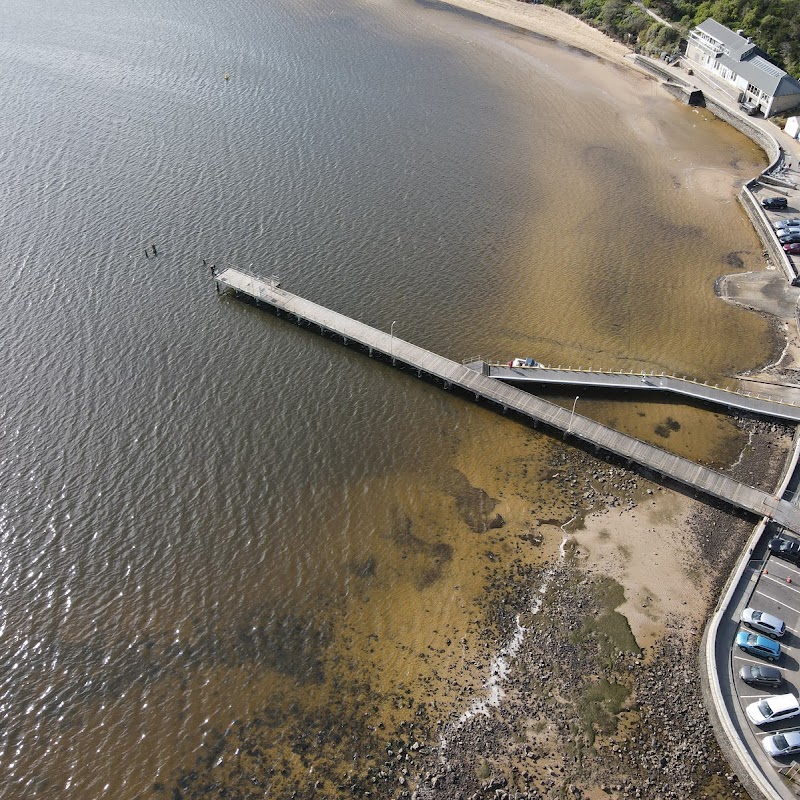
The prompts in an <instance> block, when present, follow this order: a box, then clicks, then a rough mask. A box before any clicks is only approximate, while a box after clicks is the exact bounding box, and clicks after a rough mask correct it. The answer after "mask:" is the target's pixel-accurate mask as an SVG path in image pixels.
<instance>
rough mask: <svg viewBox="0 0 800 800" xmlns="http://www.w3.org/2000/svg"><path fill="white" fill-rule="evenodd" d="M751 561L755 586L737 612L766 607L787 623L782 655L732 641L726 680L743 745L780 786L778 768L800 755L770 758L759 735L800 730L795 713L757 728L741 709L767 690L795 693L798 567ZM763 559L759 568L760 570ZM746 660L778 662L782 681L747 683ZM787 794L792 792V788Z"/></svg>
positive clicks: (799, 653) (798, 691) (799, 664)
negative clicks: (765, 654) (755, 652)
mask: <svg viewBox="0 0 800 800" xmlns="http://www.w3.org/2000/svg"><path fill="white" fill-rule="evenodd" d="M752 563H753V570H752V578H751V580H752V581H753V582H754V584H755V585H754V587H753V589H752V592H751V594H750V596H749V599H746V596H745V598H743V600H742V602H741V603H740V605H739V608H738V609H737V613H738V614H741V611H742V609H743V608H744V607H745V606H749V607H751V608H756V609H758V610H760V611H765V612H767V613H768V614H772V615H774V616H776V617H779V618H780V619H782V620H783V621H784V622H785V623H786V633H785V634H784V636H783V637H782V638H780V639H778V642H779V643H780V646H781V655H780V657H779V658H778V660H777V661H775V662H768V661H765V660H763V659H761V658H758V657H753V656H751V655H748V654H747V653H745V652H744V651H743V650H740V649H739V648H738V647H737V646H736V645H735V643H734V642H733V641H732V642H731V644H732V652H731V671H732V675H731V680H732V683H733V687H734V690H735V692H736V695H737V697H738V706H739V708H738V712H739V713H738V714H737V716H738V718H739V723H740V726H741V730H742V731H743V732H744V738H745V744H746V745H748V746H749V748H750V750H751V752H752V755H753V757H754V759H755V760H756V761H757V762H758V763H759V764H760V765H761V767H762V769H763V770H764V772H765V773H766V774H767V775H768V776H771V777H772V779H773V780H774V783H775V784H776V788H777V785H783V788H784V791H785V790H786V788H788V787H786V785H785V783H784V781H783V779H782V778H780V777H779V773H782V772H786V770H787V769H788V768H789V767H791V766H792V764H800V754H796V755H795V756H784V757H780V758H770V757H769V756H768V755H767V754H766V753H765V751H764V748H763V746H762V740H763V739H764V738H765V737H766V736H769V735H771V734H775V733H780V732H784V731H789V730H798V729H800V715H799V716H797V717H794V718H792V719H788V720H786V721H784V722H782V723H781V722H775V723H768V724H766V725H763V726H760V727H759V726H756V725H753V724H752V723H751V722H750V721H749V720H748V719H747V716H746V714H745V709H746V708H747V706H748V705H750V704H751V703H753V702H757V701H758V700H760V699H762V698H764V697H768V696H769V695H772V694H787V693H791V694H793V695H795V696H796V697H797V696H800V568H798V567H797V566H795V565H794V564H791V563H789V562H788V561H784V560H781V559H779V558H777V557H775V556H774V555H769V556H768V558H767V559H766V561H765V562H757V563H756V562H752ZM762 563H763V569H761V564H762ZM740 630H745V631H748V632H751V633H757V631H751V629H750V628H748V627H746V626H744V625H739V626H738V627H737V629H736V632H737V633H738V631H740ZM734 638H735V637H734ZM751 664H759V665H762V666H763V665H769V666H775V667H778V668H779V669H780V670H781V672H782V673H783V678H784V683H783V684H782V685H781V686H780V687H778V688H775V689H762V688H760V687H756V686H750V685H748V684H746V683H745V682H744V681H743V680H742V679H741V678H740V677H739V671H740V669H741V667H742V666H746V665H751ZM781 793H782V794H783V793H784V792H781ZM791 795H794V792H792V793H791Z"/></svg>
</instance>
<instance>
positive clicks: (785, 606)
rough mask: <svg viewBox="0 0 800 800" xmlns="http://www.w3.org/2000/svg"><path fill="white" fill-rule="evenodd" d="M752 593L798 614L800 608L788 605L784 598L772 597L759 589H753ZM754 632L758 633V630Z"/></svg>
mask: <svg viewBox="0 0 800 800" xmlns="http://www.w3.org/2000/svg"><path fill="white" fill-rule="evenodd" d="M753 594H760V595H761V596H762V597H766V598H767V600H772V601H773V602H774V603H777V604H778V605H779V606H782V607H783V608H788V609H789V611H794V613H795V614H800V610H798V609H796V608H794V607H793V606H790V605H789V604H788V603H786V602H785V601H784V600H778V598H777V597H773V596H772V595H771V594H767V593H766V592H762V591H761V589H755V590H754V591H753ZM754 632H755V633H758V631H754Z"/></svg>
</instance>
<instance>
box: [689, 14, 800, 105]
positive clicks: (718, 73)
mask: <svg viewBox="0 0 800 800" xmlns="http://www.w3.org/2000/svg"><path fill="white" fill-rule="evenodd" d="M686 58H687V60H688V61H690V62H691V63H692V64H695V65H697V66H698V67H700V68H702V69H704V70H707V71H708V72H710V73H712V74H713V75H714V76H715V77H716V78H719V79H720V80H721V81H722V82H723V83H724V84H727V86H728V87H729V88H731V89H733V90H736V91H735V92H734V93H735V94H736V99H737V100H738V101H739V102H740V103H752V104H754V105H757V106H758V107H759V109H760V110H761V112H762V113H763V114H764V116H765V117H769V116H771V115H772V114H778V113H779V112H781V111H786V110H787V109H790V108H794V107H795V106H800V81H796V80H795V79H794V78H792V77H791V76H790V75H787V74H786V73H785V72H784V71H783V70H782V69H780V68H779V67H776V66H775V65H774V64H773V63H771V62H770V61H768V60H767V54H766V53H765V52H764V51H763V50H759V48H758V47H756V45H754V44H753V42H751V41H750V39H749V38H747V39H745V38H744V36H741V35H740V34H739V33H734V32H733V31H732V30H730V29H729V28H726V27H725V26H724V25H720V24H719V22H717V21H716V20H713V19H707V20H706V21H705V22H703V23H702V24H701V25H698V26H697V27H696V28H694V29H693V30H692V31H691V33H690V34H689V42H688V44H687V47H686Z"/></svg>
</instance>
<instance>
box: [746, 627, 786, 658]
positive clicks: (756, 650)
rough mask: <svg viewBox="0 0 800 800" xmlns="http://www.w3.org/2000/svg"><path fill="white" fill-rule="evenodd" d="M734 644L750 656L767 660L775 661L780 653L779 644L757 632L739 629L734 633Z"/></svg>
mask: <svg viewBox="0 0 800 800" xmlns="http://www.w3.org/2000/svg"><path fill="white" fill-rule="evenodd" d="M736 644H737V645H738V646H739V647H740V648H741V649H742V650H744V651H745V653H749V654H750V655H751V656H758V657H759V658H765V659H766V660H767V661H775V660H776V659H777V658H778V657H779V656H780V654H781V646H780V645H779V644H778V643H777V642H774V641H772V639H767V637H766V636H759V635H758V634H757V633H748V632H747V631H739V633H737V634H736Z"/></svg>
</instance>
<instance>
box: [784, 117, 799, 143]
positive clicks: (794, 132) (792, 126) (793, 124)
mask: <svg viewBox="0 0 800 800" xmlns="http://www.w3.org/2000/svg"><path fill="white" fill-rule="evenodd" d="M783 130H784V131H786V133H788V134H789V136H791V137H792V139H800V117H789V119H787V120H786V125H785V126H784V128H783Z"/></svg>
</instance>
